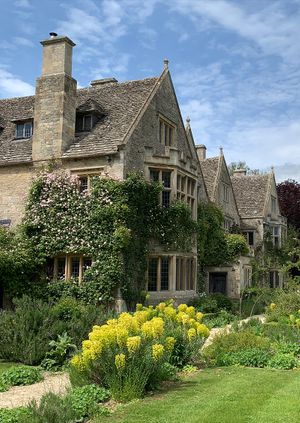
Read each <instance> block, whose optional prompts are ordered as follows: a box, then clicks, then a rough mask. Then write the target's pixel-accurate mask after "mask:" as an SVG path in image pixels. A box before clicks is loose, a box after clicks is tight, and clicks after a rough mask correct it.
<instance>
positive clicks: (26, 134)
mask: <svg viewBox="0 0 300 423" xmlns="http://www.w3.org/2000/svg"><path fill="white" fill-rule="evenodd" d="M32 132H33V122H32V121H30V122H19V123H17V124H16V139H22V138H30V137H31V136H32Z"/></svg>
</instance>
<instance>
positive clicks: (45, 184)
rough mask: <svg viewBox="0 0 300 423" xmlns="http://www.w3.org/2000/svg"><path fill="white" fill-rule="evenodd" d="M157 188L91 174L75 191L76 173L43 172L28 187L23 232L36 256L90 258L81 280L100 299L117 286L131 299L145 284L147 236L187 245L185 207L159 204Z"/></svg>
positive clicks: (190, 225) (189, 229)
mask: <svg viewBox="0 0 300 423" xmlns="http://www.w3.org/2000/svg"><path fill="white" fill-rule="evenodd" d="M161 189H162V187H161V186H160V185H158V184H151V183H149V182H147V181H145V180H144V179H143V178H142V177H141V176H139V175H131V176H129V177H128V178H127V179H125V180H124V181H117V180H113V179H108V178H99V177H94V178H93V182H92V189H91V191H90V192H87V191H83V192H80V190H79V184H78V179H77V178H76V177H74V176H69V175H67V174H65V173H63V172H52V173H43V174H41V175H40V176H39V177H38V178H37V179H36V180H35V181H34V183H33V185H32V188H31V191H30V195H29V200H28V204H27V208H26V215H25V219H24V227H25V232H26V235H27V236H28V238H29V239H30V241H31V243H32V246H34V248H35V249H36V250H37V254H38V255H42V256H44V257H55V256H58V255H60V254H68V253H72V254H83V255H88V256H90V257H92V259H93V262H92V266H91V267H90V268H89V269H88V270H87V271H86V272H85V274H84V279H85V281H88V282H89V285H92V286H93V287H94V289H95V291H96V292H97V296H98V297H101V299H102V300H103V301H110V300H112V299H113V297H114V296H115V294H116V290H117V288H121V290H122V293H123V296H124V297H125V298H126V299H127V300H136V299H137V297H138V294H139V293H140V292H141V290H142V289H145V273H146V269H147V256H148V248H149V243H150V241H151V240H153V239H157V240H158V241H159V242H160V243H162V244H163V245H164V246H165V249H170V248H172V246H173V248H175V247H176V249H178V248H181V249H189V248H190V247H191V242H190V239H191V238H192V235H193V233H194V231H195V223H194V222H193V220H192V217H191V213H190V211H189V210H188V208H187V206H185V205H184V204H178V203H174V204H171V206H170V207H169V208H163V207H161V206H160V203H159V192H160V190H161Z"/></svg>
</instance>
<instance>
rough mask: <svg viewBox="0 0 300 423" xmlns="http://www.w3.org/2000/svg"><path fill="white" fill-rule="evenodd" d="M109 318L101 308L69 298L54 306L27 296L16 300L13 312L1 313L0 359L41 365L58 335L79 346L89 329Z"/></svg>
mask: <svg viewBox="0 0 300 423" xmlns="http://www.w3.org/2000/svg"><path fill="white" fill-rule="evenodd" d="M109 315H110V314H107V313H106V312H104V310H103V308H102V307H99V306H92V305H83V304H81V303H80V302H76V300H74V299H70V298H69V299H62V300H61V301H59V302H58V303H57V304H55V305H52V304H51V303H48V302H45V301H42V300H38V299H32V298H30V297H28V296H24V297H22V298H19V299H15V310H6V311H3V312H1V313H0V339H1V342H0V358H2V359H5V360H11V361H17V362H18V361H19V362H22V363H25V364H31V365H32V364H40V363H41V361H42V360H43V359H44V358H45V356H46V354H47V352H48V351H49V350H50V348H51V347H50V346H49V342H50V341H51V340H54V341H56V340H57V337H58V335H61V334H62V333H64V332H67V334H68V336H70V337H71V338H72V342H73V343H74V344H76V345H77V347H79V346H80V344H81V341H82V338H83V337H84V336H87V334H88V332H89V330H90V328H91V326H92V325H93V324H95V323H102V322H103V321H104V320H105V319H106V318H107V316H109Z"/></svg>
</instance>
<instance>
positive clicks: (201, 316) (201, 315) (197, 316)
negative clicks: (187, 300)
mask: <svg viewBox="0 0 300 423" xmlns="http://www.w3.org/2000/svg"><path fill="white" fill-rule="evenodd" d="M203 316H204V314H203V313H201V311H198V313H197V314H196V319H197V320H198V322H201V320H202V319H203Z"/></svg>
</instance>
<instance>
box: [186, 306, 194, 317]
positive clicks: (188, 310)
mask: <svg viewBox="0 0 300 423" xmlns="http://www.w3.org/2000/svg"><path fill="white" fill-rule="evenodd" d="M185 312H186V313H187V314H188V315H189V316H190V317H195V316H196V311H195V307H193V306H190V307H188V308H187V309H186V311H185Z"/></svg>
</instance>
